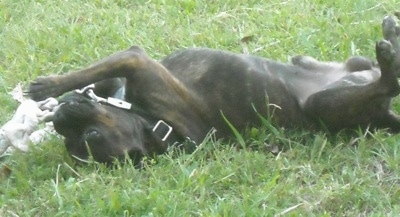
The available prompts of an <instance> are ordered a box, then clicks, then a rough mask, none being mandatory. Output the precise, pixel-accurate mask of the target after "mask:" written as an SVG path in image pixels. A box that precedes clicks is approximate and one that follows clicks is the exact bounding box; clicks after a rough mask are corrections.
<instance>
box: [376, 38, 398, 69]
mask: <svg viewBox="0 0 400 217" xmlns="http://www.w3.org/2000/svg"><path fill="white" fill-rule="evenodd" d="M395 57H396V52H395V51H394V50H393V47H392V44H391V43H390V42H389V41H387V40H381V41H378V42H377V43H376V58H377V60H378V62H379V64H380V65H383V64H384V65H386V64H391V63H393V60H394V58H395Z"/></svg>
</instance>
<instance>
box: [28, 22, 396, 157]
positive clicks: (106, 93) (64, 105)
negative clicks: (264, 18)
mask: <svg viewBox="0 0 400 217" xmlns="http://www.w3.org/2000/svg"><path fill="white" fill-rule="evenodd" d="M399 29H400V28H399V27H398V26H397V24H396V21H395V20H394V18H392V17H389V16H388V17H385V18H384V20H383V22H382V30H383V38H384V39H382V40H380V41H378V42H377V43H376V47H375V48H376V60H377V63H376V62H375V61H373V60H370V59H368V58H366V57H360V56H355V57H351V58H349V59H348V60H347V61H346V62H344V63H336V62H320V61H318V60H316V59H314V58H312V57H308V56H295V57H293V58H292V60H291V63H281V62H276V61H273V60H270V59H266V58H263V57H257V56H251V55H245V54H235V53H231V52H227V51H221V50H213V49H207V48H192V49H185V50H181V51H178V52H175V53H172V54H171V55H169V56H167V57H165V58H163V59H162V60H160V61H156V60H153V59H151V58H150V57H149V56H148V55H147V54H146V52H145V51H144V50H143V49H141V48H140V47H138V46H132V47H131V48H129V49H127V50H124V51H121V52H118V53H115V54H113V55H111V56H109V57H106V58H104V59H102V60H100V61H98V62H96V63H94V64H92V65H90V66H89V67H87V68H84V69H81V70H78V71H73V72H69V73H66V74H61V75H53V76H48V77H38V78H36V80H34V81H33V82H31V84H30V86H29V89H28V92H29V94H30V96H31V98H32V99H34V100H43V99H45V98H47V97H57V96H60V95H63V94H64V93H66V92H69V94H65V95H64V96H63V97H62V98H61V99H60V105H61V106H60V108H59V110H58V111H57V112H56V113H55V115H54V117H53V123H54V127H55V129H56V131H57V132H58V133H59V134H61V135H63V136H64V137H65V145H66V149H67V151H68V152H69V153H70V154H71V155H73V156H75V157H77V158H79V159H87V158H88V157H89V156H92V157H93V159H94V160H95V161H98V162H106V163H108V162H112V161H114V160H115V159H121V158H125V157H126V156H129V157H130V158H132V159H134V162H135V163H139V162H140V159H141V158H142V157H143V156H152V155H157V154H161V153H164V152H166V150H167V148H168V147H170V146H174V145H182V144H190V145H186V146H187V147H189V148H188V149H190V148H193V145H194V148H195V146H196V145H198V144H200V143H201V142H202V141H203V139H204V138H205V137H206V135H207V134H208V133H209V132H210V130H211V129H215V131H216V133H215V136H216V138H227V137H230V136H232V135H233V134H232V127H234V128H235V129H237V130H238V131H243V130H245V129H246V128H247V127H252V126H260V125H261V118H260V116H262V117H268V118H270V120H271V122H272V123H273V124H275V125H276V126H279V127H285V128H306V129H327V130H329V131H338V130H341V129H354V128H364V129H366V128H387V129H389V130H390V131H392V132H398V131H399V130H400V118H399V117H398V116H397V115H396V114H395V113H394V112H393V111H392V110H391V109H390V104H391V99H392V98H393V97H395V96H397V95H398V94H399V92H400V86H399V84H398V81H397V76H399V75H400V44H399V42H398V40H397V38H398V35H399V32H400V31H399ZM93 83H95V85H94V87H90V86H89V87H87V85H90V84H93ZM80 88H84V89H81V90H79V91H73V90H75V89H80ZM70 91H72V92H70ZM106 97H110V98H108V99H107V98H106ZM186 146H185V145H183V146H182V147H183V148H185V147H186Z"/></svg>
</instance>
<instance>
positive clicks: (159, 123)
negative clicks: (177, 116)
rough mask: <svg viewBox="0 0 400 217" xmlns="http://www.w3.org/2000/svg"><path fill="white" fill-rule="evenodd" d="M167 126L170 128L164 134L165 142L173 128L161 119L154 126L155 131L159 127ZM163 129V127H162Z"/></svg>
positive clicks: (163, 139)
mask: <svg viewBox="0 0 400 217" xmlns="http://www.w3.org/2000/svg"><path fill="white" fill-rule="evenodd" d="M161 127H166V128H167V129H168V130H167V132H166V133H165V135H164V136H162V138H161V141H163V142H165V140H167V139H168V137H169V135H170V134H171V133H172V130H173V128H172V127H171V126H170V125H168V124H167V123H165V122H164V121H163V120H159V121H158V122H157V123H156V125H155V126H154V127H153V130H152V131H153V132H154V133H155V132H156V131H157V130H158V129H159V128H161ZM161 130H162V129H161Z"/></svg>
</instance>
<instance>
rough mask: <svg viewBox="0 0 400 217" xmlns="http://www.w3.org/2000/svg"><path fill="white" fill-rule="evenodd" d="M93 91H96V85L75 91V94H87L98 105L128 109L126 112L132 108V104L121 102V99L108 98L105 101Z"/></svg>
mask: <svg viewBox="0 0 400 217" xmlns="http://www.w3.org/2000/svg"><path fill="white" fill-rule="evenodd" d="M93 89H94V84H91V85H88V86H86V87H84V88H82V89H77V90H75V92H76V93H78V94H86V95H87V96H89V97H90V98H91V99H92V100H93V101H94V102H97V103H105V104H108V105H112V106H115V107H117V108H122V109H126V110H129V109H131V107H132V104H130V103H129V102H126V101H124V100H120V99H117V98H112V97H108V98H107V99H104V98H103V97H99V96H97V95H96V94H95V93H94V91H93Z"/></svg>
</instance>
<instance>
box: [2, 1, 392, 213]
mask: <svg viewBox="0 0 400 217" xmlns="http://www.w3.org/2000/svg"><path fill="white" fill-rule="evenodd" d="M396 2H398V1H397V0H384V1H375V0H355V1H345V0H337V1H321V0H289V1H281V0H269V1H259V0H241V1H240V0H239V1H237V0H236V1H233V0H226V1H210V0H208V1H207V0H181V1H179V0H150V1H149V0H135V1H130V0H115V1H112V0H94V1H86V3H85V1H79V0H68V1H64V0H53V1H46V0H37V1H32V0H19V1H14V0H0V31H1V34H0V84H1V88H0V102H1V105H2V106H1V108H0V114H1V115H0V123H2V124H3V123H5V122H6V121H7V120H8V119H9V118H10V117H11V116H12V114H13V111H14V110H15V109H16V107H17V103H16V102H14V101H13V100H12V99H11V97H10V96H9V95H8V93H7V92H8V91H11V90H12V89H13V87H14V86H15V85H16V84H17V83H18V82H22V83H23V84H25V85H26V84H28V82H29V81H31V80H32V79H34V78H35V77H36V76H38V75H49V74H54V73H63V72H66V71H68V70H72V69H77V68H79V67H83V66H86V65H88V64H90V63H91V62H92V61H94V60H97V59H99V58H102V57H105V56H107V55H109V54H111V53H113V52H115V51H118V50H122V49H126V48H127V47H129V46H131V45H133V44H138V45H141V46H143V47H144V48H145V49H146V51H147V52H148V53H149V55H150V56H152V57H153V58H156V59H157V58H161V57H162V56H164V55H166V54H168V53H170V52H173V51H174V50H177V49H179V48H184V47H193V46H197V47H210V48H217V49H226V50H231V51H235V52H242V51H243V49H244V47H245V45H243V44H242V43H240V41H241V39H242V38H244V37H248V39H250V41H249V42H248V43H247V44H246V47H247V49H248V51H249V52H250V53H252V54H255V55H261V56H265V57H269V58H272V59H276V60H280V61H287V59H288V58H289V57H290V56H292V55H295V54H307V55H311V56H314V57H317V58H318V59H320V60H338V61H343V60H345V59H346V58H347V57H349V56H351V55H365V56H369V57H374V44H375V41H377V40H379V39H381V30H380V22H381V20H382V18H383V16H384V15H386V14H389V13H393V12H394V11H395V10H396V9H399V8H400V3H396ZM395 106H396V109H397V110H398V111H399V112H400V106H399V103H396V104H395ZM271 132H272V133H271ZM243 139H244V140H245V141H246V145H247V147H246V149H240V148H234V147H232V146H231V145H228V144H226V143H223V144H221V142H219V141H213V140H212V139H210V140H208V141H206V142H205V143H204V144H203V145H202V146H201V148H200V149H199V150H197V151H196V152H195V153H194V154H192V155H178V156H176V155H175V154H174V153H171V154H169V155H163V156H159V157H157V158H156V159H154V160H148V161H147V164H148V165H149V166H148V168H147V169H145V170H141V171H139V170H136V169H134V168H133V167H132V166H131V165H130V164H129V162H128V163H126V164H120V165H118V166H116V167H115V168H106V167H104V166H103V165H97V164H90V165H87V166H78V165H75V164H74V163H73V162H72V160H71V159H70V158H69V157H68V156H67V154H66V153H65V150H64V147H63V145H62V140H61V139H59V138H56V137H54V138H53V139H51V140H50V141H48V142H45V143H44V144H41V145H39V146H36V147H33V148H32V151H31V152H29V153H20V152H16V153H14V154H13V155H12V156H9V157H6V158H3V159H2V160H1V161H0V163H1V164H3V163H6V164H7V165H9V167H10V169H11V170H12V173H11V176H10V177H8V178H4V177H3V178H0V216H274V215H277V216H279V215H285V216H397V215H398V213H400V188H399V183H400V169H399V162H400V150H399V148H398V143H399V142H398V141H399V139H400V136H399V135H391V134H388V133H387V132H385V131H379V132H375V133H366V132H355V133H354V135H353V136H351V137H350V136H346V135H344V134H340V135H329V134H324V133H318V134H314V133H311V132H307V131H287V130H286V131H285V130H282V129H273V128H271V126H266V127H265V128H261V129H252V130H250V131H249V132H248V133H247V134H243ZM264 143H266V144H269V145H275V144H278V145H281V146H283V147H284V148H285V151H284V152H281V153H280V154H278V155H277V156H274V155H272V154H271V153H270V152H269V151H268V150H267V148H266V147H265V144H264Z"/></svg>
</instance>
